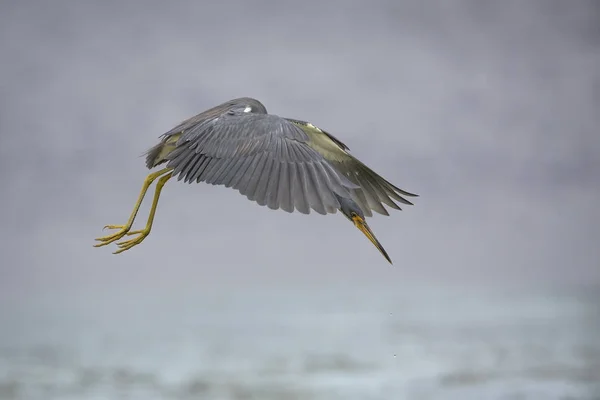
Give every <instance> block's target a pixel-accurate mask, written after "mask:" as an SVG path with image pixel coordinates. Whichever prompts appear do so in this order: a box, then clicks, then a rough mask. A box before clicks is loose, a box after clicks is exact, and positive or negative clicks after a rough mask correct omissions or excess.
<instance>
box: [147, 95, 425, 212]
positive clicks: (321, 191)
mask: <svg viewBox="0 0 600 400" xmlns="http://www.w3.org/2000/svg"><path fill="white" fill-rule="evenodd" d="M168 146H171V147H170V148H169V149H168V151H163V150H164V149H165V148H166V147H168ZM348 150H349V149H348V147H347V146H346V145H345V144H343V143H342V142H341V141H339V140H338V139H336V138H335V137H333V136H332V135H331V134H329V133H327V132H325V131H323V130H321V129H319V128H317V127H315V126H314V125H312V124H310V123H308V122H304V121H300V120H295V119H291V118H282V117H279V116H277V115H272V114H268V113H267V110H266V108H265V107H264V105H262V104H261V103H260V102H259V101H258V100H255V99H252V98H240V99H234V100H231V101H229V102H226V103H223V104H221V105H219V106H216V107H213V108H211V109H210V110H207V111H205V112H203V113H201V114H198V115H196V116H194V117H192V118H190V119H188V120H186V121H184V122H182V123H181V124H179V125H178V126H176V127H175V128H173V129H172V130H170V131H169V132H167V133H165V134H164V135H162V136H161V142H160V143H159V144H158V145H157V146H155V147H153V148H152V149H150V150H149V151H148V153H147V158H146V165H147V167H148V168H153V167H155V166H157V165H159V164H161V163H167V165H166V166H167V167H169V168H173V176H177V179H179V180H183V181H184V182H189V183H191V182H206V183H210V184H213V185H224V186H226V187H231V188H234V189H236V190H238V191H239V192H240V193H241V194H243V195H245V196H246V197H247V198H248V199H249V200H252V201H255V202H257V203H258V204H259V205H262V206H268V207H269V208H271V209H282V210H285V211H287V212H293V211H294V210H297V211H299V212H301V213H304V214H308V213H309V212H310V210H311V209H312V210H314V211H316V212H318V213H320V214H327V213H335V212H336V211H337V210H338V209H340V200H339V198H340V197H341V198H344V199H350V200H352V203H355V204H356V207H357V208H360V210H361V211H362V212H361V213H360V214H361V215H362V214H364V215H366V216H372V212H371V210H373V211H375V212H378V213H380V214H384V215H388V212H387V210H386V208H385V207H384V204H385V205H387V206H389V207H391V208H394V209H397V210H399V209H400V207H399V206H398V205H397V204H396V203H395V202H394V200H395V201H398V202H400V203H404V204H412V203H411V202H409V201H408V200H406V199H405V198H404V197H402V195H404V196H416V195H414V194H412V193H409V192H406V191H404V190H401V189H399V188H397V187H396V186H394V185H392V184H391V183H389V182H388V181H386V180H385V179H383V178H382V177H381V176H379V175H378V174H376V173H375V172H374V171H372V170H371V169H370V168H368V167H367V166H366V165H364V164H363V163H362V162H360V161H359V160H357V159H356V158H354V157H352V156H351V155H350V154H349V153H348Z"/></svg>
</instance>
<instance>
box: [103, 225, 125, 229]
mask: <svg viewBox="0 0 600 400" xmlns="http://www.w3.org/2000/svg"><path fill="white" fill-rule="evenodd" d="M125 226H126V225H104V227H103V228H102V230H106V229H125Z"/></svg>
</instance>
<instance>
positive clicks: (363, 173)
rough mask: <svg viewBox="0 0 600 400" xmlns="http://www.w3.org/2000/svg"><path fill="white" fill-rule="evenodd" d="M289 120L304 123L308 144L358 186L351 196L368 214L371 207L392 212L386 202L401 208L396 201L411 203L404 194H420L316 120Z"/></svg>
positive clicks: (300, 125) (298, 124)
mask: <svg viewBox="0 0 600 400" xmlns="http://www.w3.org/2000/svg"><path fill="white" fill-rule="evenodd" d="M288 121H290V122H292V123H294V124H296V125H297V126H299V127H301V128H302V130H303V131H304V132H305V133H306V134H307V135H308V137H309V141H308V145H309V146H310V147H312V148H313V149H315V150H316V151H317V152H318V153H319V154H321V155H322V156H323V158H325V159H326V160H327V161H328V162H329V163H330V164H331V165H332V166H333V167H334V168H335V169H336V170H337V171H338V172H339V173H341V174H342V175H344V176H345V177H346V178H348V180H350V181H351V182H353V183H354V184H356V185H357V186H358V187H357V188H354V189H350V193H351V195H352V199H353V200H354V201H355V202H356V203H358V205H359V206H360V207H361V209H362V210H363V212H364V213H365V216H367V217H371V216H372V215H373V213H372V212H371V210H373V211H375V212H377V213H379V214H383V215H389V213H388V211H387V210H386V208H385V207H384V206H383V204H386V205H388V206H389V207H391V208H394V209H396V210H400V209H401V208H400V207H399V206H398V205H397V204H396V203H395V202H394V200H395V201H398V202H400V203H403V204H409V205H412V203H411V202H410V201H408V200H406V199H405V198H404V197H402V196H410V197H415V196H417V195H416V194H414V193H409V192H407V191H405V190H402V189H400V188H398V187H396V186H394V185H393V184H391V183H390V182H388V181H387V180H386V179H384V178H383V177H381V176H380V175H379V174H377V173H376V172H374V171H373V170H372V169H370V168H369V167H367V166H366V165H365V164H363V163H362V162H361V161H360V160H358V159H357V158H355V157H353V156H352V155H351V154H350V153H349V149H348V146H346V145H345V144H344V143H342V142H341V141H340V140H339V139H337V138H335V137H334V136H333V135H331V134H330V133H328V132H325V131H323V130H321V129H320V128H318V127H316V126H314V125H313V124H311V123H309V122H305V121H299V120H294V119H288Z"/></svg>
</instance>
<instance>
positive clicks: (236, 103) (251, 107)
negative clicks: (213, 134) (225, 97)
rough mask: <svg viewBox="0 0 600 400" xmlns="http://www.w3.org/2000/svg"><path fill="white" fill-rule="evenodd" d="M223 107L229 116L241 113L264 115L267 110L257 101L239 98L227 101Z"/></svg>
mask: <svg viewBox="0 0 600 400" xmlns="http://www.w3.org/2000/svg"><path fill="white" fill-rule="evenodd" d="M223 106H224V107H225V108H226V109H227V111H228V112H229V113H231V114H237V115H241V114H243V113H253V114H266V113H267V108H266V107H265V106H264V105H263V104H262V103H261V102H260V101H258V100H256V99H253V98H251V97H240V98H238V99H233V100H229V101H228V102H226V103H224V104H223Z"/></svg>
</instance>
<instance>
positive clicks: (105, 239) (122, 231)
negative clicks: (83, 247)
mask: <svg viewBox="0 0 600 400" xmlns="http://www.w3.org/2000/svg"><path fill="white" fill-rule="evenodd" d="M102 229H118V231H116V232H114V233H111V234H110V235H106V236H102V237H99V238H96V240H97V241H98V242H100V243H96V244H95V245H94V247H102V246H106V245H107V244H110V243H112V242H114V241H115V240H119V239H121V238H122V237H123V236H125V235H126V234H127V233H128V232H129V229H130V227H128V226H127V225H106V226H105V227H104V228H102Z"/></svg>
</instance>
